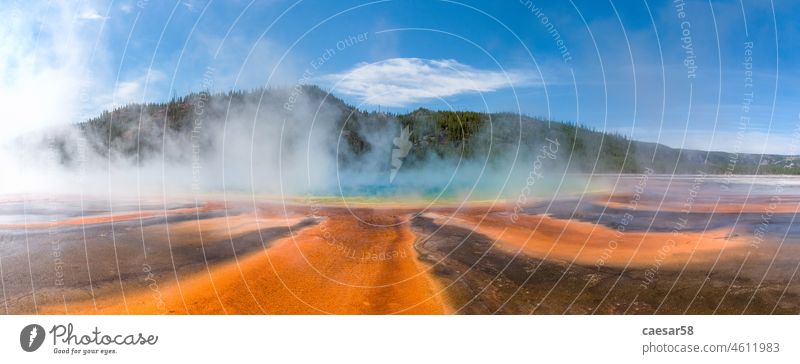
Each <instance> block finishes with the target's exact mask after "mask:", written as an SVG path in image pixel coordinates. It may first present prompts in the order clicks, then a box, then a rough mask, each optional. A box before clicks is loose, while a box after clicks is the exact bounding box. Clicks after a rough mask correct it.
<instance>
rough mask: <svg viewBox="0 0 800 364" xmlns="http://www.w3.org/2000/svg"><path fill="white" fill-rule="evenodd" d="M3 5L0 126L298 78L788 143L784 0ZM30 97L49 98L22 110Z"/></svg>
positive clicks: (610, 123)
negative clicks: (1, 118) (0, 115)
mask: <svg viewBox="0 0 800 364" xmlns="http://www.w3.org/2000/svg"><path fill="white" fill-rule="evenodd" d="M3 3H4V4H7V5H8V6H3V7H2V8H3V9H2V10H0V11H1V12H2V14H0V15H2V16H3V18H4V19H9V20H8V21H7V22H6V24H5V25H3V26H0V27H2V31H1V32H2V33H0V35H2V37H3V38H6V39H7V40H8V41H5V40H4V41H3V42H2V43H3V45H0V56H2V57H0V59H2V61H0V70H2V71H3V78H2V79H0V81H2V85H1V87H2V91H0V92H2V93H0V95H2V96H3V97H2V100H3V101H4V103H5V105H4V106H3V107H2V108H3V109H4V110H5V111H4V115H5V116H4V118H5V119H7V120H17V119H25V120H26V121H27V122H20V121H17V122H15V123H9V122H4V123H3V124H4V126H3V128H2V130H0V132H3V133H4V134H13V133H14V132H19V131H23V130H27V129H29V128H35V127H41V126H46V125H52V124H58V123H65V122H75V121H78V120H81V119H83V118H85V117H88V116H91V115H94V114H96V113H97V112H99V111H100V110H102V109H105V108H110V107H114V106H115V105H121V104H125V103H128V102H138V101H157V100H165V99H168V98H169V97H171V96H172V95H173V94H178V95H182V94H185V93H188V92H191V91H197V90H201V89H204V88H211V89H213V90H215V91H226V90H228V89H239V88H253V87H260V86H286V87H291V86H293V85H295V84H296V83H298V82H305V83H316V84H319V85H321V86H323V87H324V88H326V89H329V90H332V92H333V93H334V94H336V95H337V96H340V97H342V98H343V99H345V100H346V101H347V102H349V103H351V104H354V105H358V106H360V107H361V108H364V109H370V110H372V109H377V108H378V107H380V108H382V109H387V110H391V111H398V112H403V111H407V110H413V109H416V108H418V107H430V108H436V109H451V108H452V109H462V110H463V109H467V110H477V111H490V112H500V111H511V112H522V113H525V114H529V115H536V116H543V117H548V118H551V119H554V120H565V121H577V122H580V123H582V124H585V125H588V126H591V127H594V128H596V129H600V130H609V131H614V132H618V133H622V134H626V135H630V136H632V137H633V138H635V139H640V140H648V141H659V142H661V143H664V144H667V145H670V146H674V147H680V146H685V147H689V148H698V149H713V150H726V151H732V152H737V151H738V152H754V153H761V152H766V153H798V151H797V150H796V149H797V148H796V147H794V142H793V140H794V139H796V138H792V135H793V133H794V130H795V128H797V127H798V125H800V101H799V100H800V99H798V96H799V94H798V88H797V87H796V85H797V84H798V76H800V75H798V71H797V67H796V66H795V65H796V64H798V57H799V56H800V48H798V47H797V46H796V45H795V44H796V39H797V37H798V35H799V34H798V33H799V32H798V27H799V25H798V24H799V23H798V22H796V21H794V22H793V20H795V19H796V18H797V17H798V16H800V5H798V4H797V2H792V1H786V0H784V1H774V2H772V1H764V0H742V1H686V2H685V4H684V3H682V2H673V1H635V0H634V1H614V2H611V1H602V0H601V1H597V0H594V1H589V0H573V1H543V0H538V1H528V0H521V1H520V0H505V1H461V2H455V1H452V2H451V1H435V0H430V1H402V0H397V1H376V2H365V1H294V0H289V1H277V0H276V1H253V2H250V1H179V2H170V1H154V0H151V1H144V0H140V1H138V2H137V1H113V2H108V1H76V2H66V4H64V3H59V2H55V3H41V4H40V3H28V2H23V1H18V2H13V1H12V2H7V1H3ZM690 62H693V63H690ZM687 65H690V66H693V67H695V66H696V68H690V67H687ZM42 93H45V95H46V96H45V97H49V98H51V100H50V102H48V104H49V105H51V107H48V108H37V107H32V106H31V104H30V103H31V102H33V101H31V100H32V98H33V97H34V96H36V97H37V98H38V99H39V100H41V98H42ZM31 109H36V110H35V111H31ZM8 110H10V111H8ZM56 111H57V112H56ZM20 125H21V126H20Z"/></svg>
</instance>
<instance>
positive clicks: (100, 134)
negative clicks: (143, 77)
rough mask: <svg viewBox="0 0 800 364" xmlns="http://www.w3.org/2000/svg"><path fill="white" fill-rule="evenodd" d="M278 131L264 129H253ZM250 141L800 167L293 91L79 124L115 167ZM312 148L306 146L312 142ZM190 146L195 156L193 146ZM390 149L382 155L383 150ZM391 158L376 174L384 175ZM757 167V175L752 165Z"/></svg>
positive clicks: (724, 169) (222, 97)
mask: <svg viewBox="0 0 800 364" xmlns="http://www.w3.org/2000/svg"><path fill="white" fill-rule="evenodd" d="M262 124H264V125H267V124H272V125H280V129H264V130H261V126H260V125H262ZM236 125H238V126H240V127H241V129H242V130H245V131H248V132H251V133H254V134H255V135H253V137H252V140H253V141H254V142H255V143H258V144H262V143H273V144H277V143H278V142H279V139H280V138H281V135H284V138H286V135H287V134H286V130H287V128H290V129H291V128H293V129H295V130H294V133H289V134H288V135H292V134H294V135H297V137H295V138H294V139H292V138H289V139H285V140H284V141H283V143H282V144H281V145H283V146H284V147H287V148H291V147H292V143H294V141H293V140H295V139H296V140H297V141H298V143H299V141H301V140H302V139H303V135H304V134H309V133H326V134H329V135H326V136H324V138H323V139H322V140H323V141H326V142H325V143H322V144H325V146H324V148H327V149H328V150H329V151H330V152H331V153H334V154H335V155H337V156H338V160H339V161H340V163H341V164H342V165H343V166H350V167H354V166H357V165H358V164H359V163H363V162H364V161H363V158H362V157H364V156H366V155H369V154H370V153H375V152H376V150H378V149H380V150H381V153H384V152H386V153H390V152H391V149H392V147H393V140H394V138H395V137H397V136H399V135H400V131H401V130H402V129H404V128H406V127H407V128H408V130H409V131H410V137H409V140H410V141H411V148H410V151H409V154H408V157H406V163H408V165H409V166H413V165H414V164H416V163H422V162H424V161H426V160H430V159H431V158H439V159H442V160H446V159H447V158H450V157H452V158H456V159H454V160H465V159H466V160H470V159H478V160H486V161H487V162H488V163H491V162H493V161H496V160H499V159H506V158H510V157H513V156H515V155H525V153H536V151H537V150H538V149H540V148H541V146H542V145H543V143H545V140H546V139H545V138H548V139H550V140H556V141H558V142H559V145H560V147H559V148H558V153H557V154H558V159H559V160H560V161H562V162H563V163H564V164H566V165H567V169H568V170H570V171H573V172H595V173H615V172H624V173H637V172H641V171H643V170H644V169H645V168H652V169H653V170H654V171H655V172H656V173H698V172H700V171H702V172H705V173H713V174H724V173H733V174H755V173H756V172H758V173H759V174H798V173H800V160H796V158H795V157H789V156H780V155H764V156H761V155H757V154H738V155H737V154H731V153H724V152H706V151H699V150H689V149H674V148H670V147H667V146H664V145H660V144H655V143H646V142H639V141H632V140H630V139H628V138H626V137H625V136H623V135H619V134H611V133H604V132H601V131H598V130H594V129H591V128H587V127H584V126H581V125H576V124H572V123H564V122H555V121H546V120H541V119H538V118H533V117H528V116H520V115H516V114H510V113H496V114H484V113H476V112H461V111H459V112H453V111H433V110H427V109H417V110H415V111H412V112H409V113H406V114H391V113H380V112H366V111H362V110H358V109H356V108H355V107H353V106H350V105H347V104H346V103H345V102H343V101H342V100H341V99H339V98H337V97H335V96H334V95H331V94H328V93H327V92H325V91H324V90H322V89H320V88H319V87H316V86H300V87H296V88H294V89H256V90H250V91H231V92H227V93H218V94H213V95H212V94H208V93H205V92H201V93H192V94H190V95H187V96H184V97H180V98H175V99H173V100H171V101H169V102H166V103H148V104H131V105H127V106H124V107H120V108H117V109H115V110H113V111H107V112H104V113H103V114H101V115H99V116H98V117H96V118H93V119H91V120H88V121H85V122H83V123H80V124H78V125H77V129H76V130H77V131H78V134H79V135H80V136H81V137H83V139H84V140H85V143H87V144H88V147H89V148H91V150H93V151H95V152H97V153H98V154H100V155H110V156H112V158H137V160H139V161H142V160H147V159H148V158H156V157H157V158H161V157H165V158H167V159H175V160H180V159H182V158H183V159H185V158H186V157H185V156H186V155H187V154H188V153H183V152H182V150H183V151H184V152H185V151H187V150H189V149H192V148H194V149H198V150H203V151H204V152H207V151H208V150H209V148H199V147H198V144H199V146H200V147H202V146H204V145H210V144H213V143H214V141H213V140H214V139H215V138H216V137H218V135H216V134H220V133H225V132H226V130H233V128H234V126H236ZM72 137H74V133H73V134H64V133H61V134H56V135H50V138H49V139H48V140H49V142H50V143H54V144H55V146H56V148H57V150H59V157H60V160H61V163H63V164H66V165H69V164H71V163H74V161H75V160H76V158H77V156H76V155H75V154H76V153H75V147H74V145H73V143H74V142H73V141H72V140H70V138H72ZM309 139H310V138H309ZM193 145H194V147H192V146H193ZM387 145H388V147H387ZM389 164H390V158H389V157H388V156H387V158H386V163H385V164H383V166H382V167H381V168H390V167H389ZM759 164H760V166H759Z"/></svg>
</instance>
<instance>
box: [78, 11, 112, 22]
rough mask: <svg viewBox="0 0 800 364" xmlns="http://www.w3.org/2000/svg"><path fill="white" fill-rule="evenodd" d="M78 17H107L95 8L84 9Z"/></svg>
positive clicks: (99, 18)
mask: <svg viewBox="0 0 800 364" xmlns="http://www.w3.org/2000/svg"><path fill="white" fill-rule="evenodd" d="M78 18H79V19H82V20H103V19H106V17H105V16H102V15H100V13H98V12H97V10H94V9H86V10H84V11H82V12H81V13H80V14H79V15H78Z"/></svg>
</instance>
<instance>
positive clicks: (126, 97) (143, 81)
mask: <svg viewBox="0 0 800 364" xmlns="http://www.w3.org/2000/svg"><path fill="white" fill-rule="evenodd" d="M165 78H166V76H165V75H164V73H162V72H161V71H158V70H154V69H150V70H147V71H145V72H143V73H142V75H141V76H139V77H136V78H132V79H127V80H124V81H120V82H118V83H117V85H116V87H115V88H114V92H113V94H112V95H111V98H110V99H106V100H103V101H104V107H103V108H104V109H113V108H116V107H119V106H123V105H126V104H131V103H137V102H143V101H145V102H146V101H150V100H149V99H150V98H151V96H152V93H153V91H152V90H153V88H154V87H153V85H154V84H156V83H158V82H160V81H162V80H164V79H165ZM145 85H148V87H147V88H148V89H149V90H150V92H149V93H148V95H145V94H144V90H145V87H144V86H145Z"/></svg>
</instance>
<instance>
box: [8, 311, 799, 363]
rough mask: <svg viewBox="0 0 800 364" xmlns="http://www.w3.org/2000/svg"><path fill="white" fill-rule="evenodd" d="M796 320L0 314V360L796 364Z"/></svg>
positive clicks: (767, 317)
mask: <svg viewBox="0 0 800 364" xmlns="http://www.w3.org/2000/svg"><path fill="white" fill-rule="evenodd" d="M798 324H800V319H798V317H797V316H791V317H785V316H783V317H782V316H4V317H0V355H2V360H0V362H2V363H39V362H42V363H46V362H59V363H65V362H67V363H68V362H91V361H96V362H104V363H105V362H120V363H132V362H137V363H141V362H159V363H166V362H170V361H171V360H182V361H190V362H192V363H206V362H214V363H220V362H228V363H231V362H233V361H237V360H241V361H243V362H251V361H258V362H274V363H308V362H346V363H387V362H388V363H409V362H410V363H428V362H442V363H454V362H465V363H478V362H482V363H487V362H489V363H491V362H497V363H503V362H512V361H513V362H515V363H537V362H542V360H549V359H553V360H558V362H576V361H577V360H601V361H602V362H610V361H614V362H619V363H633V362H645V361H646V362H648V363H662V362H663V363H674V362H675V361H676V360H679V361H680V362H681V363H695V362H697V363H700V362H703V363H706V362H709V361H711V362H722V361H724V362H726V363H740V362H741V363H751V362H752V361H753V360H763V361H766V362H769V363H798V362H800V355H798V346H800V344H798V343H797V341H798V339H797V331H796V328H797V327H798V326H800V325H798Z"/></svg>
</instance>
